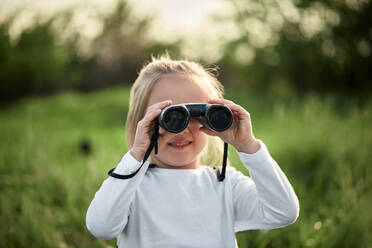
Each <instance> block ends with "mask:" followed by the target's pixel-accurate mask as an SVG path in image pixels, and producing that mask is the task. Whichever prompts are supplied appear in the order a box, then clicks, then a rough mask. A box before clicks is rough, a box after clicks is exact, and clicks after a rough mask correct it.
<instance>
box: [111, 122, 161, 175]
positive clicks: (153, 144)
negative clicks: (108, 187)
mask: <svg viewBox="0 0 372 248" xmlns="http://www.w3.org/2000/svg"><path fill="white" fill-rule="evenodd" d="M158 137H159V126H158V125H155V129H154V133H153V134H152V136H151V143H150V145H149V148H147V151H146V153H145V156H144V157H143V160H142V164H141V166H140V167H139V168H138V169H137V170H136V171H135V172H134V173H132V174H129V175H120V174H116V173H114V170H115V168H116V167H115V168H113V169H111V170H110V171H109V172H108V173H107V174H108V175H109V176H112V177H114V178H118V179H129V178H132V177H134V176H135V175H136V174H137V173H138V172H139V171H140V170H141V168H142V166H143V165H144V164H145V162H146V160H147V159H148V158H149V157H150V154H151V152H152V149H153V148H155V154H158Z"/></svg>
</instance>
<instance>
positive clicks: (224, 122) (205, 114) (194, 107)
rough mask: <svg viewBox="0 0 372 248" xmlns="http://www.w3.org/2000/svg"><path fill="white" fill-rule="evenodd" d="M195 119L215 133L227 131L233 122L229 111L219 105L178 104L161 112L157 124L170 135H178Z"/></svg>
mask: <svg viewBox="0 0 372 248" xmlns="http://www.w3.org/2000/svg"><path fill="white" fill-rule="evenodd" d="M190 118H195V119H196V120H198V121H199V122H200V123H201V124H202V125H203V126H204V127H206V128H209V129H212V130H214V131H217V132H222V131H225V130H226V129H228V128H229V127H230V126H231V124H232V121H233V115H232V112H231V110H230V109H229V108H228V107H226V106H224V105H220V104H200V103H191V104H178V105H171V106H168V107H166V108H164V109H163V110H162V112H161V113H160V115H159V116H158V118H157V121H158V124H159V125H160V126H161V127H162V128H164V129H165V130H167V131H168V132H171V133H180V132H182V131H183V130H185V128H186V127H187V125H188V124H189V121H190Z"/></svg>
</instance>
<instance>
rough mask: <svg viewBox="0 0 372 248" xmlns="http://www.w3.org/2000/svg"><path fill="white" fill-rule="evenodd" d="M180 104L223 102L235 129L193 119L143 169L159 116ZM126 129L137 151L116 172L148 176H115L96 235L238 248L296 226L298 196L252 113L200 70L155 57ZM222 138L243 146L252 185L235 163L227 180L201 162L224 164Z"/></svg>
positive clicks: (166, 136) (91, 218)
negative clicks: (243, 237) (257, 234)
mask: <svg viewBox="0 0 372 248" xmlns="http://www.w3.org/2000/svg"><path fill="white" fill-rule="evenodd" d="M181 103H209V104H222V105H225V106H227V107H228V108H229V109H230V110H231V111H232V113H233V116H234V119H233V124H232V126H231V127H230V128H229V129H227V130H226V131H223V132H215V131H212V130H210V129H207V128H205V127H203V126H202V125H201V124H200V123H199V122H198V121H197V120H194V119H191V120H190V122H189V125H188V126H187V128H186V129H185V130H184V131H182V132H181V133H176V134H175V133H170V132H167V131H165V130H164V129H162V128H160V130H159V133H160V135H159V138H158V153H157V154H154V153H152V154H151V157H150V158H151V162H152V164H155V165H156V166H155V167H154V166H150V167H149V162H147V161H146V162H145V163H144V164H143V166H142V168H140V166H141V164H142V161H141V160H142V159H143V158H144V155H145V152H146V150H147V148H148V147H149V145H150V135H151V133H152V131H153V126H154V119H156V117H157V116H159V114H160V113H161V111H162V109H164V108H165V107H167V106H170V105H174V104H181ZM126 124H127V126H126V135H127V143H128V147H129V149H130V150H129V151H128V152H127V153H126V154H125V155H124V157H123V158H122V160H121V161H120V163H119V164H118V166H117V167H116V168H115V170H114V173H116V174H120V175H129V174H133V172H135V171H137V170H138V168H140V170H139V172H138V173H137V174H135V175H134V176H133V177H131V178H128V179H126V180H122V179H117V178H113V177H108V178H107V179H106V180H105V181H104V182H103V184H102V186H101V188H100V189H99V190H98V192H97V193H96V194H95V197H94V199H93V201H92V203H91V204H90V206H89V209H88V211H87V216H86V224H87V227H88V230H89V231H90V232H91V233H92V234H93V235H94V236H96V237H98V238H102V239H112V238H115V237H116V238H117V244H118V246H119V247H131V248H132V247H161V248H164V247H214V248H215V247H221V248H222V247H224V248H226V247H237V244H236V240H235V232H238V231H243V230H252V229H272V228H278V227H283V226H286V225H289V224H291V223H293V222H295V220H296V219H297V217H298V213H299V204H298V199H297V197H296V194H295V193H294V191H293V189H292V186H291V185H290V183H289V182H288V180H287V178H286V176H285V175H284V173H283V172H282V171H281V169H280V168H279V166H278V165H277V163H276V162H275V161H274V160H273V159H272V158H271V156H270V154H269V152H268V151H267V148H266V146H265V145H264V143H263V142H262V141H260V140H257V139H256V138H255V137H254V135H253V133H252V125H251V119H250V115H249V113H248V112H247V111H246V110H245V109H244V108H243V107H241V106H239V105H238V104H235V103H233V102H232V101H229V100H225V99H223V98H222V85H221V84H220V83H219V82H218V80H217V79H216V78H215V77H214V76H213V74H212V73H210V72H209V71H208V70H206V69H204V68H203V67H202V66H201V65H199V64H197V63H194V62H189V61H175V60H171V59H170V58H169V57H168V56H165V57H161V58H153V60H152V62H150V63H149V64H147V65H146V66H144V67H143V69H142V70H141V72H140V73H139V76H138V78H137V80H136V81H135V83H134V85H133V87H132V89H131V94H130V107H129V113H128V119H127V123H126ZM213 136H214V137H213ZM208 137H210V138H209V142H208ZM213 138H214V140H213ZM216 139H218V140H220V141H221V140H223V141H224V142H227V143H229V144H230V145H232V146H234V147H235V149H236V150H237V151H238V154H239V156H240V159H241V161H242V162H243V163H244V165H245V166H246V168H247V169H248V170H249V172H250V175H251V177H252V179H251V178H249V177H246V176H244V175H243V174H242V173H240V172H239V171H237V170H235V168H233V167H231V166H228V168H227V170H226V178H225V180H223V181H222V182H221V181H218V180H217V178H216V173H215V171H214V170H213V169H212V168H211V167H208V166H202V165H201V164H204V163H207V161H208V159H207V160H201V156H202V155H203V156H204V155H210V156H211V157H212V158H216V157H217V158H221V152H220V151H218V149H213V148H216V147H222V146H221V145H220V144H217V143H218V142H216ZM208 143H209V144H208ZM216 145H218V146H216ZM208 153H209V154H208ZM204 158H205V156H204ZM207 158H208V157H207ZM210 161H211V160H210V159H209V163H212V164H213V162H210ZM215 162H216V161H215ZM217 162H219V161H217Z"/></svg>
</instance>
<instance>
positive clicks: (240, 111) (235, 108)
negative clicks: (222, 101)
mask: <svg viewBox="0 0 372 248" xmlns="http://www.w3.org/2000/svg"><path fill="white" fill-rule="evenodd" d="M226 106H227V107H228V108H229V109H230V110H231V111H232V112H233V114H234V115H236V116H238V117H239V119H249V118H250V114H249V113H248V111H247V110H245V109H244V108H243V107H242V106H240V105H238V104H227V105H226Z"/></svg>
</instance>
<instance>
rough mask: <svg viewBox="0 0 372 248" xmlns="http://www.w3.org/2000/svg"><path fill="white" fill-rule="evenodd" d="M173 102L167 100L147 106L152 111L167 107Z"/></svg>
mask: <svg viewBox="0 0 372 248" xmlns="http://www.w3.org/2000/svg"><path fill="white" fill-rule="evenodd" d="M171 104H172V101H171V100H165V101H162V102H158V103H154V104H152V105H150V106H148V107H147V111H151V110H154V109H163V108H165V107H167V106H169V105H171ZM147 111H146V112H147Z"/></svg>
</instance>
